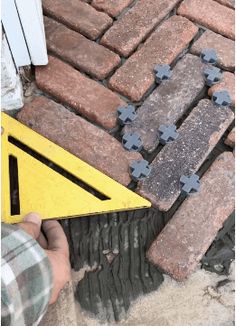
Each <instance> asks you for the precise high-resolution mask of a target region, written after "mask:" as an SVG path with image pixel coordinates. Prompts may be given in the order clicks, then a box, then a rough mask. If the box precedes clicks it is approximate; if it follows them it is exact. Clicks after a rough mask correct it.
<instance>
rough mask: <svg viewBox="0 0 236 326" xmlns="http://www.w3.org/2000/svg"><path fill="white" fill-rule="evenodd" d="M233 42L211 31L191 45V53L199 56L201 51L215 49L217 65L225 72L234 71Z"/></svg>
mask: <svg viewBox="0 0 236 326" xmlns="http://www.w3.org/2000/svg"><path fill="white" fill-rule="evenodd" d="M234 48H235V42H234V41H232V40H230V39H228V38H226V37H224V36H222V35H220V34H216V33H214V32H212V31H209V30H207V31H205V33H204V34H203V35H202V36H201V37H200V38H199V39H198V40H197V41H196V42H195V43H194V44H193V46H192V48H191V52H192V53H194V54H200V53H201V51H202V50H203V49H215V50H216V52H217V58H218V60H217V64H218V65H219V66H220V67H222V68H223V69H226V70H234V67H235V62H234V55H235V53H234Z"/></svg>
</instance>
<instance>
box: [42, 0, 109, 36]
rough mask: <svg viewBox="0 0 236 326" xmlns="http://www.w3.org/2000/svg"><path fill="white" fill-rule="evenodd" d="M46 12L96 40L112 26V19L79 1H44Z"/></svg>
mask: <svg viewBox="0 0 236 326" xmlns="http://www.w3.org/2000/svg"><path fill="white" fill-rule="evenodd" d="M43 9H44V12H45V13H46V14H47V15H49V16H51V17H53V18H55V19H56V20H58V21H60V22H62V23H64V24H65V25H67V26H69V27H70V28H72V29H74V30H76V31H78V32H80V33H82V34H84V35H85V36H87V37H88V38H90V39H92V40H95V39H96V38H98V37H99V36H100V35H101V34H102V33H103V32H104V31H105V30H106V29H107V28H108V27H109V26H110V25H111V24H112V19H111V18H110V17H109V16H108V15H107V14H105V13H102V12H99V11H97V10H96V9H94V8H93V7H92V6H90V5H89V4H87V3H85V2H81V1H79V0H67V1H64V0H43Z"/></svg>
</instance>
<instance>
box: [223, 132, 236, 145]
mask: <svg viewBox="0 0 236 326" xmlns="http://www.w3.org/2000/svg"><path fill="white" fill-rule="evenodd" d="M225 144H226V145H228V146H230V147H232V148H234V146H235V128H234V129H232V130H231V131H230V133H229V134H228V136H227V138H226V140H225Z"/></svg>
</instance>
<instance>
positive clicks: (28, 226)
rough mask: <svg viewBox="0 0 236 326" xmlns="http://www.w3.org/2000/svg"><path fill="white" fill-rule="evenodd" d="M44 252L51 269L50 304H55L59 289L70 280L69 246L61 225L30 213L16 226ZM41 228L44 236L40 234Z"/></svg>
mask: <svg viewBox="0 0 236 326" xmlns="http://www.w3.org/2000/svg"><path fill="white" fill-rule="evenodd" d="M18 225H19V227H20V228H22V229H23V230H24V231H25V232H26V233H28V234H29V235H30V236H32V238H34V239H35V240H36V241H37V242H38V243H39V245H40V246H41V247H42V248H43V249H44V250H45V252H46V254H47V256H48V258H49V261H50V263H51V267H52V275H53V290H52V295H51V299H50V302H49V303H50V304H52V303H55V302H56V300H57V298H58V296H59V293H60V291H61V289H62V288H63V287H64V285H65V284H66V283H67V282H68V281H69V280H70V277H71V275H70V274H71V273H70V270H71V269H70V261H69V246H68V242H67V239H66V236H65V233H64V231H63V229H62V227H61V225H60V224H59V223H58V222H57V221H56V220H51V221H44V222H43V223H42V220H41V218H40V216H39V214H37V213H30V214H27V215H26V216H25V217H24V220H23V222H22V223H19V224H18ZM41 226H42V229H43V231H44V234H45V236H44V234H43V233H42V232H41Z"/></svg>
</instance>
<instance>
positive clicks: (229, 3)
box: [215, 0, 235, 9]
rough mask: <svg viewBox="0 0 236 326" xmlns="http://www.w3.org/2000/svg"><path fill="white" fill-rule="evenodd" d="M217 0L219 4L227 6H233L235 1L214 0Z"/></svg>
mask: <svg viewBox="0 0 236 326" xmlns="http://www.w3.org/2000/svg"><path fill="white" fill-rule="evenodd" d="M215 1H217V2H219V3H220V4H222V5H224V6H227V7H229V8H233V9H234V8H235V1H234V0H215Z"/></svg>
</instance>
